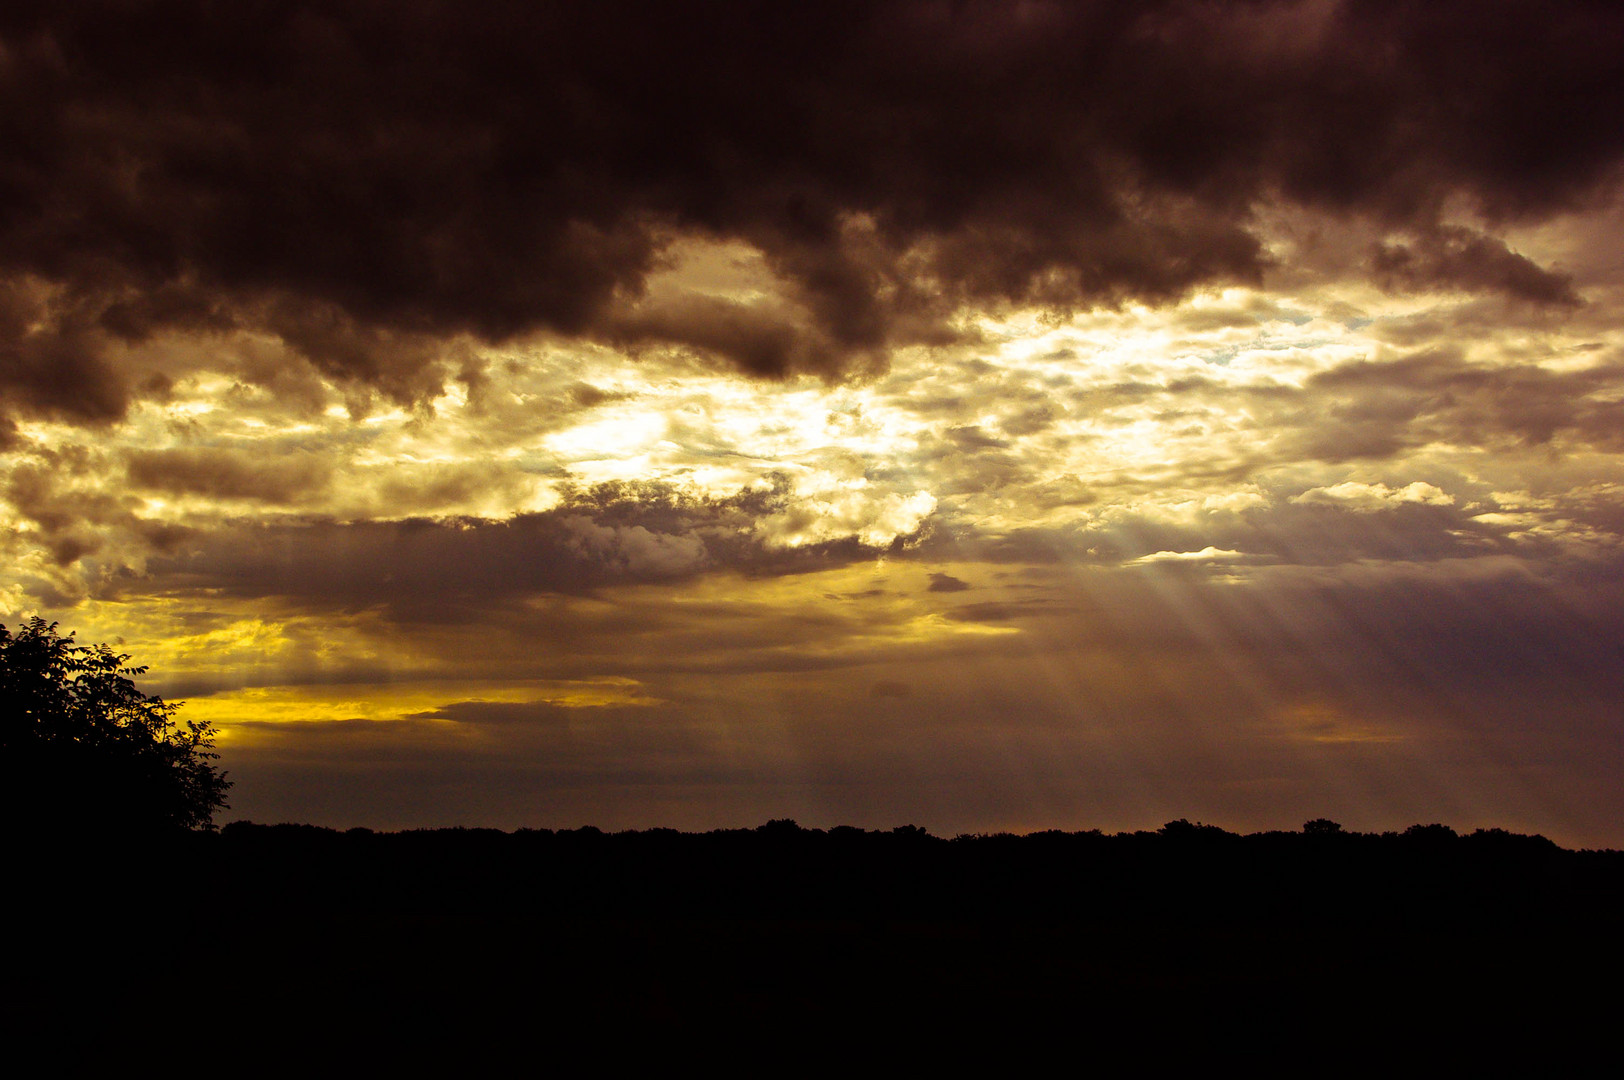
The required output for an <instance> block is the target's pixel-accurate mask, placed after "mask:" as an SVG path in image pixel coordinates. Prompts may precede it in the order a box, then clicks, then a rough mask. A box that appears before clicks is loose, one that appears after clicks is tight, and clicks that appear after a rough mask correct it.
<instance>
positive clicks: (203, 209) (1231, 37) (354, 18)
mask: <svg viewBox="0 0 1624 1080" xmlns="http://www.w3.org/2000/svg"><path fill="white" fill-rule="evenodd" d="M1621 52H1624V11H1621V10H1620V9H1619V8H1618V7H1617V6H1616V5H1612V4H1602V3H1566V4H1562V5H1556V6H1553V5H1549V4H1537V3H1518V2H1495V3H1482V2H1465V0H1459V2H1433V3H1425V4H1423V3H1397V2H1392V3H1358V4H1352V3H1350V4H1321V3H1305V4H1289V3H1246V2H1233V3H1220V4H1212V3H1203V4H1196V3H1173V2H1164V3H1142V4H1134V5H1121V4H1115V3H1072V4H1041V3H1039V4H1032V3H1023V4H1013V3H979V4H977V3H971V4H947V3H926V2H917V0H915V2H903V0H899V2H891V3H885V2H880V3H873V2H863V3H838V2H836V3H823V4H817V5H785V4H765V3H745V2H734V3H707V4H664V3H637V2H621V3H615V2H604V3H597V4H591V5H555V4H537V3H528V2H525V3H520V2H483V3H477V4H450V3H436V2H426V0H418V2H401V3H389V4H378V3H370V2H362V0H350V2H343V0H333V2H328V3H317V4H304V5H297V6H293V5H286V4H277V3H252V2H245V3H238V4H230V5H217V4H206V3H202V2H200V0H171V2H165V3H149V4H125V3H114V2H110V0H109V2H103V3H84V4H73V5H63V4H55V3H52V4H45V3H29V2H18V3H12V4H8V5H6V7H5V10H4V12H0V147H4V150H3V151H0V275H3V276H4V278H6V279H7V280H8V281H9V282H10V284H9V285H8V286H6V287H7V288H8V289H9V290H11V292H10V293H8V294H7V295H8V297H12V296H16V295H19V294H18V293H17V290H19V289H24V291H25V292H26V291H27V288H28V287H31V286H30V283H32V285H33V286H38V287H37V288H36V289H35V290H34V291H33V292H31V293H28V295H27V296H26V297H25V300H26V302H23V301H18V302H16V303H14V302H13V301H12V300H11V299H7V300H6V303H5V310H3V311H0V386H3V387H4V388H5V390H6V393H7V398H8V402H9V403H10V404H11V405H12V406H13V407H14V408H19V409H23V410H26V411H30V412H35V413H46V414H56V415H61V416H66V417H70V418H74V419H80V420H91V421H94V420H98V419H105V418H108V417H114V416H117V415H119V414H120V412H121V410H122V409H123V407H124V405H125V403H126V402H127V400H128V398H129V395H130V394H131V393H133V392H134V391H133V390H132V389H131V387H130V386H128V385H127V384H126V382H125V381H124V380H123V379H122V378H121V375H120V373H119V371H118V370H117V366H116V364H115V362H114V361H113V360H111V359H110V356H111V355H112V352H111V346H110V343H117V342H136V341H140V340H143V339H145V338H147V337H148V336H150V335H152V334H153V333H155V332H158V331H163V330H179V331H184V332H193V333H200V332H221V331H227V330H231V329H233V328H251V329H255V330H260V331H267V332H270V333H273V334H275V335H277V336H279V337H281V338H282V339H283V340H284V341H285V342H287V343H288V344H289V345H290V346H292V347H293V348H294V349H295V350H296V351H297V352H299V353H302V354H303V355H304V356H305V357H306V358H307V359H308V360H310V361H311V362H313V363H314V364H316V365H317V366H318V367H319V368H321V369H322V370H324V371H326V372H327V373H329V374H331V375H334V376H338V377H341V378H347V379H353V380H358V381H361V382H364V383H367V384H370V385H374V386H377V387H379V388H381V389H382V390H383V391H385V392H386V393H388V394H390V395H392V396H394V397H396V398H397V399H400V400H417V399H421V398H422V397H424V396H425V395H429V394H431V392H432V391H433V389H434V388H435V387H436V386H438V385H439V383H440V382H441V381H442V380H443V379H444V378H445V377H447V372H448V370H449V369H447V368H445V367H444V366H443V363H442V359H441V352H442V351H443V343H444V342H445V341H447V340H449V339H450V338H452V337H455V336H458V335H468V336H470V337H472V338H474V339H478V340H484V341H502V340H507V339H510V338H513V337H515V336H517V335H523V334H527V333H531V332H534V331H551V332H555V333H560V334H565V335H588V336H593V337H597V338H600V339H603V340H609V341H614V342H620V343H623V344H629V345H633V346H635V345H637V344H639V343H641V342H668V343H674V344H679V345H686V346H690V347H693V348H696V349H699V350H701V351H702V352H707V353H710V354H713V355H717V356H720V357H722V358H724V359H726V360H728V361H730V362H731V363H733V364H735V365H737V366H738V367H739V368H740V369H742V370H744V371H747V372H750V373H753V374H757V375H777V374H782V373H784V372H786V371H793V370H814V371H821V372H825V373H838V372H841V371H843V370H845V369H847V367H848V366H849V365H851V364H853V363H857V364H873V363H878V362H882V360H881V359H880V358H883V354H884V350H885V349H886V348H887V347H889V346H892V345H896V344H900V343H904V342H908V341H929V340H941V339H942V338H943V337H944V335H945V334H946V330H945V329H944V324H943V322H942V320H943V317H944V315H946V314H947V313H948V312H949V311H950V310H951V309H952V308H953V307H954V306H955V305H957V304H959V303H961V302H968V303H976V304H991V305H997V304H1003V303H1039V304H1046V305H1051V306H1054V307H1057V308H1061V309H1065V308H1072V307H1077V306H1089V305H1095V304H1102V303H1104V304H1110V303H1115V302H1119V301H1123V300H1128V299H1139V300H1145V301H1149V302H1153V303H1154V302H1160V301H1165V300H1169V299H1173V298H1176V297H1178V296H1180V295H1182V294H1183V293H1184V292H1186V291H1187V290H1189V289H1190V288H1192V287H1196V286H1200V285H1204V284H1208V283H1221V282H1252V281H1257V280H1258V279H1259V276H1260V275H1261V274H1262V273H1263V271H1264V270H1265V269H1266V265H1267V261H1268V260H1267V257H1266V254H1265V252H1264V250H1263V248H1262V246H1261V243H1260V240H1259V238H1258V236H1257V234H1256V231H1255V228H1254V225H1253V221H1252V218H1251V212H1252V210H1253V209H1254V208H1255V207H1256V206H1257V205H1259V204H1260V203H1261V202H1263V201H1267V200H1271V199H1275V198H1284V199H1286V200H1289V201H1293V202H1296V203H1299V204H1302V205H1305V206H1308V207H1310V208H1318V209H1321V210H1324V211H1329V212H1336V213H1347V214H1359V215H1364V216H1367V217H1370V218H1371V219H1373V220H1375V221H1377V222H1379V223H1381V228H1382V229H1383V230H1392V231H1393V235H1394V236H1395V237H1398V238H1399V239H1396V240H1394V241H1393V242H1392V243H1390V244H1388V245H1387V246H1385V247H1381V248H1379V249H1378V251H1377V252H1376V253H1375V255H1374V256H1373V259H1374V262H1373V264H1372V266H1371V267H1370V268H1369V270H1370V272H1371V273H1374V274H1377V275H1378V276H1379V277H1380V279H1381V280H1382V281H1383V282H1385V283H1387V284H1388V285H1390V286H1392V287H1396V288H1428V287H1437V286H1438V285H1440V284H1442V285H1447V286H1448V287H1452V288H1466V289H1476V290H1487V291H1491V292H1494V291H1499V292H1504V293H1510V294H1512V295H1515V296H1519V297H1522V298H1524V299H1528V300H1532V301H1534V302H1537V303H1542V304H1570V303H1572V302H1573V300H1574V299H1575V296H1574V294H1573V292H1572V289H1571V286H1570V285H1569V284H1568V283H1567V282H1566V280H1565V279H1564V278H1562V277H1561V276H1560V275H1559V274H1556V273H1554V272H1552V271H1549V270H1547V269H1545V268H1542V267H1539V266H1537V265H1535V264H1533V263H1531V262H1529V261H1528V260H1527V259H1525V258H1523V257H1522V256H1520V255H1518V254H1517V253H1515V252H1513V251H1511V250H1510V249H1508V248H1507V247H1506V246H1505V244H1504V242H1503V241H1502V240H1500V239H1499V238H1497V237H1494V236H1489V235H1483V236H1478V235H1475V234H1473V235H1465V234H1461V233H1459V232H1458V231H1451V230H1450V229H1449V228H1446V227H1445V226H1443V225H1442V224H1441V217H1440V215H1441V213H1442V208H1443V206H1444V204H1445V202H1446V201H1447V200H1450V199H1456V198H1459V199H1464V200H1465V201H1466V202H1467V203H1469V204H1470V205H1473V206H1475V207H1476V208H1477V209H1478V210H1479V211H1480V212H1482V213H1483V214H1485V215H1487V220H1489V221H1490V222H1496V221H1513V220H1522V219H1528V218H1538V217H1540V216H1542V215H1546V214H1549V213H1552V212H1555V211H1558V210H1562V209H1567V208H1572V207H1574V206H1578V205H1581V204H1583V202H1584V201H1585V200H1586V199H1587V198H1589V197H1591V196H1592V195H1593V194H1594V193H1596V192H1597V191H1599V190H1601V188H1602V187H1603V186H1604V185H1606V184H1609V183H1610V182H1611V181H1612V180H1614V179H1615V178H1616V176H1617V171H1618V164H1619V161H1620V155H1621V151H1624V133H1621V128H1620V126H1619V125H1618V124H1616V123H1613V122H1612V120H1611V118H1612V117H1614V116H1616V115H1618V114H1619V112H1620V111H1621V106H1624V79H1621V78H1620V75H1619V66H1618V63H1617V56H1618V55H1619V54H1620V53H1621ZM674 234H689V235H700V236H708V237H718V238H735V239H739V240H742V241H744V242H747V243H749V244H751V245H753V246H754V247H755V248H757V249H758V250H760V251H761V252H762V253H763V254H764V256H765V258H766V263H767V265H768V266H769V267H770V268H771V269H772V270H773V271H774V272H776V274H778V275H779V276H780V278H781V279H782V280H783V281H784V282H786V287H787V289H788V290H789V296H788V299H789V300H790V301H791V302H793V304H794V305H795V307H796V310H797V311H798V312H799V313H800V314H799V315H797V317H796V318H795V319H789V318H787V317H783V316H782V313H777V314H775V313H773V312H762V311H742V310H741V311H734V312H727V311H721V312H718V311H709V310H707V311H700V310H697V309H694V308H692V307H689V308H680V307H679V308H675V309H672V308H666V309H663V310H662V309H657V310H654V311H644V312H641V313H639V314H628V312H629V311H633V310H634V309H633V308H629V307H628V304H629V303H630V302H631V301H634V300H636V298H638V297H639V296H640V294H641V291H642V288H643V285H644V282H645V280H646V278H647V276H648V275H649V273H650V272H651V270H652V269H654V268H655V267H656V265H657V260H658V257H659V255H660V253H661V250H662V246H663V245H664V243H665V242H666V239H667V238H668V237H670V236H671V235H674ZM19 303H20V304H21V307H20V308H18V304H19ZM12 309H18V311H20V314H13V313H12Z"/></svg>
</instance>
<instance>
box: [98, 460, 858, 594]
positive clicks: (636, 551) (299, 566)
mask: <svg viewBox="0 0 1624 1080" xmlns="http://www.w3.org/2000/svg"><path fill="white" fill-rule="evenodd" d="M163 464H164V465H166V466H169V467H170V471H168V472H165V473H162V474H161V476H162V477H163V478H164V479H175V478H178V482H184V483H198V482H207V483H213V482H215V480H216V479H217V475H216V473H214V472H212V471H210V468H207V467H206V468H204V469H202V470H201V471H197V470H191V471H187V470H179V471H177V470H176V469H175V468H174V464H175V463H173V462H170V461H167V460H165V461H164V462H163ZM210 464H211V463H208V462H205V465H210ZM263 482H265V483H268V484H274V483H275V481H274V480H265V481H263ZM787 499H788V493H787V489H785V488H783V487H778V488H772V489H747V490H745V491H743V492H741V493H739V494H737V495H735V496H731V497H726V498H704V497H699V496H695V495H691V494H688V493H685V492H683V491H681V490H679V489H676V488H673V487H671V486H670V485H666V484H660V483H654V482H644V483H608V484H600V485H594V486H592V487H589V488H583V489H578V490H575V491H572V492H568V493H567V495H566V498H565V500H564V502H563V503H562V504H561V505H560V506H558V507H557V508H555V509H553V510H550V511H547V512H545V513H533V514H519V515H516V516H514V517H512V518H509V519H507V520H505V521H491V520H486V519H461V518H449V519H443V520H433V521H430V520H422V519H417V520H408V521H393V522H342V521H332V520H311V521H305V522H298V523H277V524H270V525H263V526H252V525H243V526H239V527H236V528H226V529H222V530H220V531H218V532H217V533H214V534H212V535H209V536H203V537H198V538H196V539H195V542H194V543H192V544H191V545H188V546H187V547H185V548H184V549H182V550H181V551H177V552H174V553H172V554H166V555H162V556H159V557H155V558H154V559H152V560H151V561H150V562H149V563H148V577H147V578H146V579H145V580H144V581H142V582H141V584H140V588H141V589H143V590H146V591H151V592H154V593H164V592H166V591H170V590H180V591H183V592H185V591H191V590H196V589H207V590H211V591H218V593H219V594H221V595H226V596H233V597H244V598H274V599H281V600H285V601H287V602H289V603H290V604H291V605H293V606H294V607H296V608H298V607H309V608H312V609H343V610H362V609H368V608H377V607H386V608H388V609H389V610H390V611H391V612H392V613H393V617H395V618H397V619H400V620H402V621H412V620H414V619H418V618H422V619H429V620H447V621H452V622H455V621H458V619H459V618H461V616H462V614H463V613H465V612H466V613H467V614H468V616H469V617H470V618H480V617H485V616H488V615H489V614H490V611H489V609H488V605H491V604H500V603H502V602H505V601H510V600H511V601H517V600H521V599H524V598H526V597H533V596H536V595H538V594H544V593H552V594H570V595H584V594H590V593H592V592H594V591H595V590H597V589H600V588H603V587H605V586H608V585H614V584H623V583H632V582H674V581H681V580H685V579H690V578H692V577H694V576H696V575H698V574H700V573H703V572H705V571H709V570H715V569H722V568H733V569H740V570H744V571H746V572H749V573H752V574H758V575H774V574H785V573H797V572H805V571H811V570H818V569H826V568H829V567H834V566H841V565H845V564H847V563H850V562H853V561H857V560H861V559H871V558H873V557H874V550H873V549H872V548H864V547H863V546H862V545H861V544H860V543H858V542H857V541H856V540H855V539H853V540H850V541H843V542H841V541H837V542H830V543H825V544H809V545H806V546H805V547H801V548H795V549H788V550H774V549H770V548H768V547H766V546H764V545H763V544H762V542H761V541H760V539H758V538H757V537H756V536H755V535H754V525H755V523H756V522H757V521H759V520H760V519H762V518H764V517H766V516H768V515H771V514H773V513H775V512H778V511H780V510H781V509H783V507H784V506H785V505H787ZM124 584H126V585H127V584H128V583H124Z"/></svg>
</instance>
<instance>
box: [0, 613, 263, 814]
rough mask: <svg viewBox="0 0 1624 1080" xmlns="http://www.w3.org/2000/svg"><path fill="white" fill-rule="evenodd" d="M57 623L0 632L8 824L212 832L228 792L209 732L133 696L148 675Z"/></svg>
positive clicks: (0, 721)
mask: <svg viewBox="0 0 1624 1080" xmlns="http://www.w3.org/2000/svg"><path fill="white" fill-rule="evenodd" d="M129 659H130V658H129V656H127V655H125V654H123V653H116V652H114V651H113V650H112V649H111V648H109V647H108V646H107V645H105V644H103V645H78V644H76V643H75V642H74V640H73V635H72V634H68V635H67V636H66V637H64V636H62V635H61V634H59V633H58V632H57V624H56V623H47V622H46V621H45V620H44V619H40V618H35V619H32V620H31V621H30V622H29V623H28V625H27V626H25V627H23V628H22V629H20V630H18V631H17V633H16V634H12V633H11V632H10V631H9V630H7V629H6V627H5V626H3V625H0V759H3V762H4V764H3V766H0V768H3V776H0V782H3V783H4V785H5V795H4V798H5V800H6V809H7V811H8V815H7V816H8V818H9V821H8V822H7V824H8V825H10V826H12V827H14V828H15V827H18V826H22V827H25V828H32V829H57V828H71V827H91V828H97V829H102V830H106V831H124V830H131V829H134V830H153V829H163V828H184V829H195V828H212V826H213V818H214V814H215V812H216V811H218V810H219V809H221V808H222V807H223V806H225V801H226V799H225V795H226V789H228V788H229V787H230V786H231V784H230V782H229V781H228V780H227V779H226V778H225V774H224V773H222V772H220V771H219V770H218V769H216V768H215V767H214V765H213V764H212V761H213V760H214V759H215V758H216V757H217V756H218V755H216V754H214V753H213V745H214V737H213V732H212V730H211V729H210V726H209V725H208V724H207V723H195V722H193V721H189V720H188V721H184V722H177V721H176V720H175V712H176V710H177V709H178V708H179V707H180V706H179V705H178V704H176V703H174V702H167V701H164V700H163V699H162V698H160V697H155V696H154V697H149V696H148V695H146V694H143V693H142V692H141V691H140V690H138V689H136V686H135V683H134V682H133V681H132V677H133V676H140V675H144V674H146V672H147V669H146V668H145V667H132V666H130V665H129V663H128V661H129Z"/></svg>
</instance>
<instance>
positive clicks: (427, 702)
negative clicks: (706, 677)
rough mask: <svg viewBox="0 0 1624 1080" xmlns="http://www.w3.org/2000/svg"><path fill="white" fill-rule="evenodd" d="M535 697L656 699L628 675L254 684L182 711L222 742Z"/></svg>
mask: <svg viewBox="0 0 1624 1080" xmlns="http://www.w3.org/2000/svg"><path fill="white" fill-rule="evenodd" d="M468 702H476V703H479V704H532V703H544V704H547V705H553V706H557V707H560V708H591V707H598V706H607V705H656V704H659V699H658V698H655V697H651V696H649V695H648V694H646V693H644V692H643V691H642V684H640V683H638V682H637V681H636V680H634V679H628V678H624V677H605V678H598V679H580V680H546V681H538V680H531V681H524V682H517V683H515V682H507V683H500V684H493V683H487V682H458V681H446V682H429V683H404V684H403V683H371V684H347V685H342V686H327V685H316V686H254V687H244V688H242V689H240V690H228V691H223V692H221V693H218V694H211V695H209V696H207V697H195V698H188V699H186V701H185V702H184V706H185V707H184V708H183V709H182V710H181V712H180V714H179V715H180V717H181V718H183V719H188V720H197V721H206V722H208V723H210V724H213V725H214V727H215V730H216V732H217V733H218V741H219V742H220V743H221V744H226V743H235V742H239V741H241V740H243V739H245V738H249V739H251V738H252V735H251V728H245V727H244V726H243V725H260V724H320V723H335V722H343V721H357V720H361V721H368V722H373V723H392V722H400V721H406V720H419V721H421V720H429V721H434V720H441V721H442V722H444V723H447V724H451V723H453V721H451V720H443V719H442V718H440V717H437V716H436V715H435V714H436V713H438V712H439V711H441V710H443V709H445V708H447V707H448V706H450V705H453V704H461V703H468Z"/></svg>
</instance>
